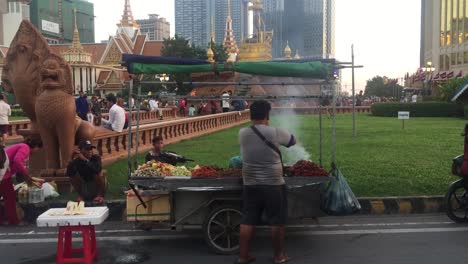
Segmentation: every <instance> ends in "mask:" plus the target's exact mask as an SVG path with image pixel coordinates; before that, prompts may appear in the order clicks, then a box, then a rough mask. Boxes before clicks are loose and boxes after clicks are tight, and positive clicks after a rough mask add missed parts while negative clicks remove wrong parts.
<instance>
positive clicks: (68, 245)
mask: <svg viewBox="0 0 468 264" xmlns="http://www.w3.org/2000/svg"><path fill="white" fill-rule="evenodd" d="M72 252H73V248H72V231H71V230H70V229H69V228H67V230H65V250H64V252H63V253H64V256H65V258H69V257H71V254H72Z"/></svg>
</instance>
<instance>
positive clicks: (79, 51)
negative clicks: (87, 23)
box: [62, 9, 91, 64]
mask: <svg viewBox="0 0 468 264" xmlns="http://www.w3.org/2000/svg"><path fill="white" fill-rule="evenodd" d="M73 12H74V14H75V30H74V32H73V42H72V45H71V46H70V48H69V49H68V50H66V51H64V52H62V57H63V58H64V59H65V61H66V62H68V63H71V64H90V63H91V53H89V52H86V51H85V49H84V48H83V46H82V45H81V42H80V32H79V31H78V23H77V19H76V9H74V10H73Z"/></svg>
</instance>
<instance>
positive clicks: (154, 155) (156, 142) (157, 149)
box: [145, 136, 177, 166]
mask: <svg viewBox="0 0 468 264" xmlns="http://www.w3.org/2000/svg"><path fill="white" fill-rule="evenodd" d="M163 147H164V141H163V138H162V137H161V136H156V137H154V138H153V149H152V150H151V151H150V152H148V154H146V157H145V161H146V162H148V161H150V160H154V161H159V162H164V163H169V164H171V165H174V166H176V164H177V160H175V159H174V158H173V157H171V156H169V155H165V154H164V153H163Z"/></svg>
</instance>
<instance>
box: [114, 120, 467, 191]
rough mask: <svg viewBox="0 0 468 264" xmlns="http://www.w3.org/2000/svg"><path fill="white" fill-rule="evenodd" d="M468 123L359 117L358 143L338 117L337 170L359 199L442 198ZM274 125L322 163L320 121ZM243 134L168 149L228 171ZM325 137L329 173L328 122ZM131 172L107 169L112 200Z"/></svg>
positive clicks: (216, 136)
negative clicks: (287, 133)
mask: <svg viewBox="0 0 468 264" xmlns="http://www.w3.org/2000/svg"><path fill="white" fill-rule="evenodd" d="M466 122H467V121H466V120H463V119H458V118H412V119H410V120H408V121H405V129H402V127H401V121H399V120H397V119H396V118H384V117H373V116H370V115H367V114H361V115H358V116H357V122H356V124H357V131H358V133H357V137H356V138H353V136H352V118H351V115H338V116H337V122H336V124H337V126H336V142H337V147H336V159H337V164H338V167H339V168H340V169H341V171H342V172H343V174H344V175H345V176H346V178H347V179H348V182H349V184H350V186H351V188H352V189H353V191H354V192H355V194H356V195H357V196H359V197H364V196H392V195H433V194H443V193H444V192H445V191H446V190H447V187H448V184H449V183H450V182H452V181H454V180H456V177H455V176H451V174H450V166H451V159H452V158H453V157H454V156H456V155H458V154H461V153H463V137H461V136H460V134H461V132H462V130H463V127H464V124H465V123H466ZM272 123H273V125H277V126H283V127H286V128H289V129H290V130H292V131H293V132H294V134H295V135H296V137H297V139H298V140H299V141H300V142H301V143H302V144H303V145H304V146H305V150H306V151H308V152H309V153H310V154H311V159H312V160H313V161H314V162H318V153H319V150H318V146H319V130H318V123H319V122H318V117H317V116H297V117H291V116H287V117H285V118H275V119H274V120H273V121H272ZM295 124H298V125H297V128H295V127H296V126H295ZM238 130H239V127H237V128H233V129H229V130H225V131H222V132H218V133H215V134H211V135H206V136H203V137H200V138H196V139H192V140H186V141H183V142H180V143H177V144H173V145H168V146H166V150H171V151H175V152H177V153H179V154H182V155H185V156H186V157H189V158H192V159H195V160H196V162H195V163H189V164H188V165H189V166H194V165H195V164H210V165H217V166H221V167H227V166H228V161H229V158H230V157H232V156H234V155H238V154H239V146H238V143H237V133H238ZM323 135H324V139H323V148H324V153H323V164H324V165H325V167H326V168H327V169H329V167H330V166H329V164H330V161H331V157H330V153H331V145H330V142H331V140H330V139H331V129H330V119H328V118H327V117H325V118H324V129H323ZM298 153H299V154H302V151H301V149H300V148H297V147H295V149H292V150H289V151H288V153H285V156H286V159H287V160H289V162H291V156H301V155H298ZM291 154H292V155H291ZM142 156H143V155H141V157H140V158H142ZM296 158H297V157H296ZM140 163H141V162H140ZM126 168H127V161H126V160H125V161H119V162H116V163H114V164H111V165H109V166H106V169H107V175H108V177H109V179H110V183H111V188H110V189H111V190H110V192H111V193H110V197H119V196H120V194H119V189H120V187H121V186H125V185H126V180H127V178H126V171H127V169H126Z"/></svg>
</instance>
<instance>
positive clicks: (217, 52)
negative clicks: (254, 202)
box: [211, 42, 229, 62]
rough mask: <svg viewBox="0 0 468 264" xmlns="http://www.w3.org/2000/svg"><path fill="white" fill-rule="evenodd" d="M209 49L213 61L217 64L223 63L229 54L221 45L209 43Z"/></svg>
mask: <svg viewBox="0 0 468 264" xmlns="http://www.w3.org/2000/svg"><path fill="white" fill-rule="evenodd" d="M211 49H212V50H213V53H214V60H215V61H217V62H225V61H226V60H227V59H228V57H229V54H228V52H227V50H226V48H225V47H224V46H223V45H222V44H216V43H214V42H212V43H211Z"/></svg>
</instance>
